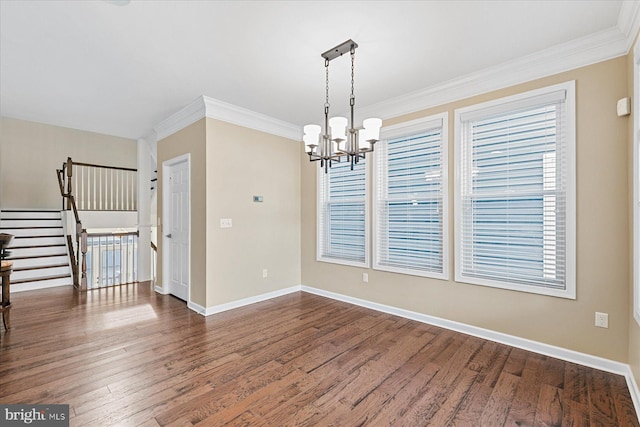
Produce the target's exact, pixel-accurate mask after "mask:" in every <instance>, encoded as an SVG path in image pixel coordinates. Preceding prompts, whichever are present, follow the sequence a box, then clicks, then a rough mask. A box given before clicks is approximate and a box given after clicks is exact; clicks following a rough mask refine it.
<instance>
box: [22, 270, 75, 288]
mask: <svg viewBox="0 0 640 427" xmlns="http://www.w3.org/2000/svg"><path fill="white" fill-rule="evenodd" d="M67 277H68V278H71V273H69V274H58V275H55V276H44V277H34V278H32V279H18V280H12V281H11V284H12V285H19V284H20V283H28V282H44V281H46V280H55V279H65V278H67Z"/></svg>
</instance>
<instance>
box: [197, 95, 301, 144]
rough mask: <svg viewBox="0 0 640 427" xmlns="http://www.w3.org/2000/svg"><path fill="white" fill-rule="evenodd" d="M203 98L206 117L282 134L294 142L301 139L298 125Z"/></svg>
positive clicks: (278, 134) (273, 133)
mask: <svg viewBox="0 0 640 427" xmlns="http://www.w3.org/2000/svg"><path fill="white" fill-rule="evenodd" d="M203 99H204V104H205V109H206V114H207V117H210V118H212V119H217V120H222V121H223V122H228V123H233V124H235V125H239V126H244V127H246V128H250V129H255V130H259V131H262V132H266V133H270V134H272V135H277V136H282V137H284V138H288V139H291V140H293V141H295V142H299V143H301V141H302V128H301V127H300V126H297V125H294V124H291V123H287V122H285V121H282V120H278V119H274V118H273V117H269V116H267V115H264V114H260V113H256V112H255V111H251V110H247V109H246V108H242V107H238V106H237V105H233V104H229V103H226V102H222V101H218V100H217V99H213V98H209V97H207V96H203Z"/></svg>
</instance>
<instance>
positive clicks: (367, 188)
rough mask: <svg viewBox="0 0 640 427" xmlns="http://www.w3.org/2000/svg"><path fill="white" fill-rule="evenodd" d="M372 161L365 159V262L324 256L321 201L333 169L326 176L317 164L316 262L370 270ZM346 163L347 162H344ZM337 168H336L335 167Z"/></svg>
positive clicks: (322, 204)
mask: <svg viewBox="0 0 640 427" xmlns="http://www.w3.org/2000/svg"><path fill="white" fill-rule="evenodd" d="M371 161H372V159H371V156H367V157H366V159H365V164H364V167H365V171H364V177H365V179H364V182H365V188H364V261H355V260H352V259H348V258H339V257H329V256H325V255H323V253H322V252H323V251H322V242H323V240H322V238H321V236H322V233H323V231H324V224H323V221H322V218H323V217H324V215H323V208H324V200H321V195H322V194H323V191H324V190H323V188H322V187H323V186H324V185H325V179H326V178H327V177H328V176H329V175H328V174H330V173H331V168H329V172H328V173H327V174H325V169H324V167H321V166H320V162H316V163H317V167H316V205H317V206H316V261H320V262H327V263H331V264H340V265H347V266H351V267H360V268H369V266H370V249H369V248H370V213H369V200H370V199H369V194H370V184H369V181H370V179H369V177H370V176H371V173H370V168H371V166H370V163H371ZM343 162H345V160H343ZM340 164H342V163H340ZM334 167H335V166H334Z"/></svg>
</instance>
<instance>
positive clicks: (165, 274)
mask: <svg viewBox="0 0 640 427" xmlns="http://www.w3.org/2000/svg"><path fill="white" fill-rule="evenodd" d="M183 162H186V163H187V176H188V177H189V185H188V191H187V193H188V194H187V199H188V200H189V202H188V203H189V219H188V221H187V225H188V227H189V231H188V233H187V264H188V267H187V277H188V279H187V280H188V281H189V285H188V286H187V305H190V304H191V153H186V154H182V155H180V156H177V157H174V158H172V159H169V160H165V161H164V162H162V181H163V182H162V293H163V294H169V283H170V281H169V265H170V261H169V254H170V251H169V250H168V248H169V238H168V237H166V235H165V231H164V224H167V223H168V219H169V213H170V212H171V209H170V207H169V201H170V196H169V185H164V184H165V183H168V181H165V180H166V178H167V176H168V173H169V169H170V168H171V167H172V166H175V165H178V164H180V163H183Z"/></svg>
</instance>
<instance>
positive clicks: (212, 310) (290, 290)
mask: <svg viewBox="0 0 640 427" xmlns="http://www.w3.org/2000/svg"><path fill="white" fill-rule="evenodd" d="M300 289H301V287H300V286H299V285H298V286H291V287H290V288H284V289H279V290H277V291H273V292H267V293H266V294H260V295H256V296H254V297H249V298H244V299H240V300H236V301H231V302H228V303H225V304H220V305H214V306H213V307H207V308H206V309H204V308H203V311H199V310H194V309H193V308H191V307H189V308H191V309H192V310H194V311H197V312H198V313H200V314H203V315H204V316H210V315H212V314H216V313H221V312H223V311H227V310H233V309H234V308H239V307H244V306H245V305H249V304H254V303H256V302H261V301H266V300H270V299H272V298H276V297H280V296H283V295H287V294H291V293H293V292H298V291H300ZM190 304H191V303H190ZM193 305H194V306H196V305H197V304H193ZM197 307H199V308H201V307H200V306H197Z"/></svg>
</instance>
